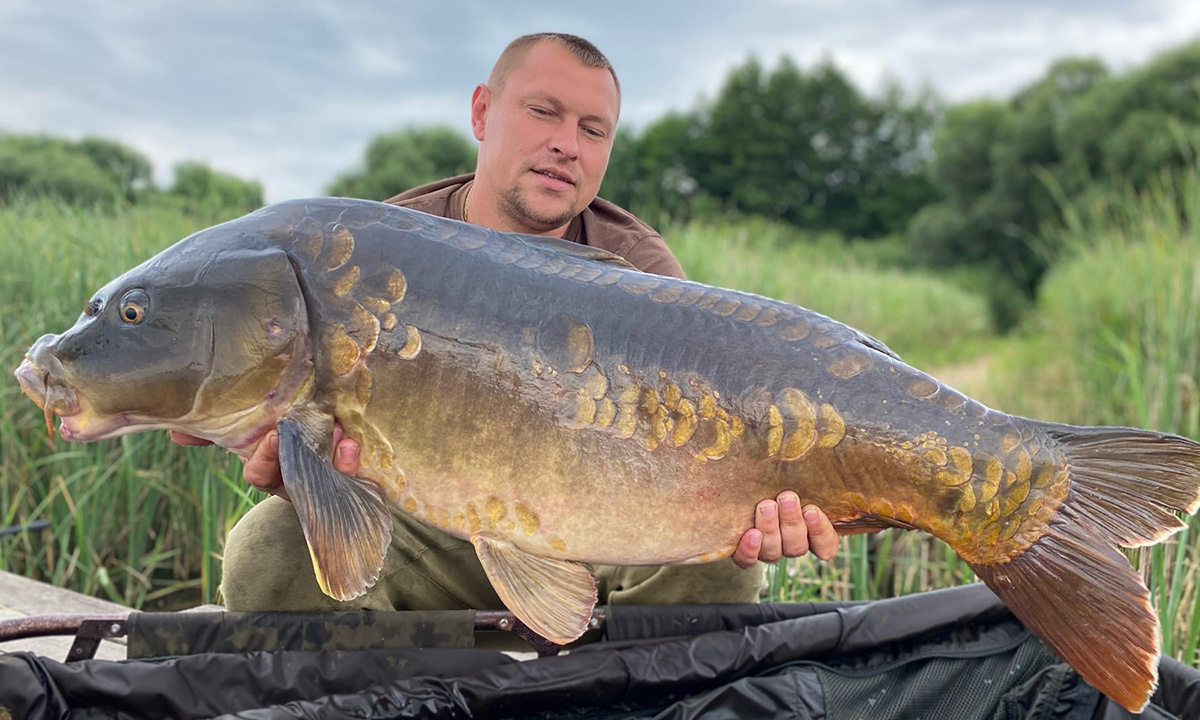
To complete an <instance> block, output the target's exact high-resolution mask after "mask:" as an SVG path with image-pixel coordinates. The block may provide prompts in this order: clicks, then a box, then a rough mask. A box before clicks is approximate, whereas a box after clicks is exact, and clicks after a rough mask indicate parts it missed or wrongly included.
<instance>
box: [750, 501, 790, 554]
mask: <svg viewBox="0 0 1200 720" xmlns="http://www.w3.org/2000/svg"><path fill="white" fill-rule="evenodd" d="M754 527H756V528H757V529H758V531H759V532H761V533H762V546H761V547H760V548H759V551H758V559H759V560H762V561H763V562H775V561H776V560H778V559H779V558H780V557H782V555H783V543H782V541H781V540H780V537H779V506H778V505H777V504H776V503H775V501H774V500H763V501H762V502H760V503H759V504H758V507H757V508H755V510H754Z"/></svg>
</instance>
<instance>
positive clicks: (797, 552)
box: [777, 490, 810, 557]
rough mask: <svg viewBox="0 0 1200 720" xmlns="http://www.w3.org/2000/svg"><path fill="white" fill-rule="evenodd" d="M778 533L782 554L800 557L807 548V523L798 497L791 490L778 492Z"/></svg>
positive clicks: (808, 543)
mask: <svg viewBox="0 0 1200 720" xmlns="http://www.w3.org/2000/svg"><path fill="white" fill-rule="evenodd" d="M777 500H778V501H779V534H780V538H781V540H782V549H783V554H784V555H786V556H787V557H800V556H801V555H803V554H804V553H806V552H808V549H809V545H810V542H809V536H808V525H806V524H805V522H804V513H802V512H801V511H800V497H799V496H798V495H796V493H794V492H792V491H791V490H786V491H784V492H781V493H779V497H778V498H777Z"/></svg>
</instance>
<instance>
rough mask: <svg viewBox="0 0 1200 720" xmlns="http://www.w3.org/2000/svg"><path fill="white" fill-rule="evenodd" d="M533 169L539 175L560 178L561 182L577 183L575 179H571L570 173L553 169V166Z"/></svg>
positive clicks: (554, 178)
mask: <svg viewBox="0 0 1200 720" xmlns="http://www.w3.org/2000/svg"><path fill="white" fill-rule="evenodd" d="M533 171H534V172H535V173H537V174H538V175H544V176H546V177H548V178H551V179H553V180H558V181H559V182H565V183H567V184H568V185H574V184H575V181H574V180H573V179H571V176H570V175H568V174H566V173H563V172H559V171H557V170H553V169H551V168H534V169H533Z"/></svg>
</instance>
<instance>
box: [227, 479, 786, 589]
mask: <svg viewBox="0 0 1200 720" xmlns="http://www.w3.org/2000/svg"><path fill="white" fill-rule="evenodd" d="M397 523H398V527H397V532H396V533H395V538H394V540H393V542H392V546H391V548H390V549H389V550H388V554H387V557H386V558H385V559H384V566H383V572H382V575H381V577H380V579H379V582H377V583H376V584H375V585H374V587H372V588H370V589H369V590H367V593H366V594H365V595H363V596H361V597H358V598H355V599H354V600H352V601H350V602H345V603H343V602H339V601H337V600H334V599H333V598H331V597H329V596H327V595H325V594H324V593H322V592H321V589H320V588H319V587H318V586H317V580H316V577H315V576H314V574H313V569H312V561H311V560H310V559H309V554H308V546H307V545H306V544H305V541H304V534H303V532H302V531H301V529H300V521H299V520H298V519H297V518H296V511H295V510H294V509H293V508H292V505H291V503H289V502H287V501H286V500H281V499H279V498H276V497H271V498H267V499H266V500H264V501H263V502H261V503H259V504H258V505H256V506H255V507H254V508H253V509H251V510H250V512H248V513H247V514H246V515H245V516H244V517H243V518H242V519H241V520H239V521H238V523H237V524H236V525H234V527H233V529H232V530H231V531H230V532H229V538H228V540H227V542H226V546H225V563H224V568H223V575H222V580H221V594H222V596H223V597H224V602H225V607H226V608H228V609H229V610H232V611H242V612H248V611H273V610H284V611H310V612H312V611H325V610H363V609H366V610H459V609H466V608H474V609H476V610H500V609H503V608H504V605H503V604H502V603H501V602H500V598H499V597H497V595H496V591H495V590H493V589H492V585H491V583H490V582H489V581H488V578H487V575H486V574H484V572H483V567H482V566H481V565H480V564H479V560H478V558H476V556H475V548H474V546H472V545H471V543H469V542H466V541H465V540H460V539H458V538H456V537H453V536H451V535H447V534H446V533H444V532H442V531H441V530H438V529H437V528H434V527H430V526H428V525H425V524H424V523H421V522H418V521H416V520H413V519H411V518H408V517H400V518H398V519H397ZM592 570H593V572H594V573H595V575H596V581H597V585H598V587H597V589H598V591H599V601H598V602H599V604H601V605H616V604H629V605H674V604H684V603H734V602H742V603H744V602H754V601H756V600H757V599H758V593H759V590H760V588H761V587H762V585H763V577H764V570H763V567H762V564H761V563H760V564H759V566H758V567H755V568H752V569H749V570H743V569H741V568H739V567H738V566H737V565H734V563H733V561H732V560H718V561H716V562H711V563H706V564H703V565H669V566H665V567H651V566H617V565H594V566H593V567H592Z"/></svg>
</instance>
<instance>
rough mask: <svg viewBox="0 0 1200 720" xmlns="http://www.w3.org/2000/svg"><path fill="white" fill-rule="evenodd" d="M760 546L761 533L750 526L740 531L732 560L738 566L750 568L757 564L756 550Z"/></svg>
mask: <svg viewBox="0 0 1200 720" xmlns="http://www.w3.org/2000/svg"><path fill="white" fill-rule="evenodd" d="M761 547H762V533H761V532H759V531H758V530H756V529H755V528H750V529H749V530H747V531H746V532H744V533H742V539H741V540H739V541H738V546H737V550H735V551H734V552H733V562H734V563H736V564H737V566H738V567H740V568H743V569H745V568H751V567H754V566H755V565H756V564H758V551H759V548H761Z"/></svg>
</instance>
